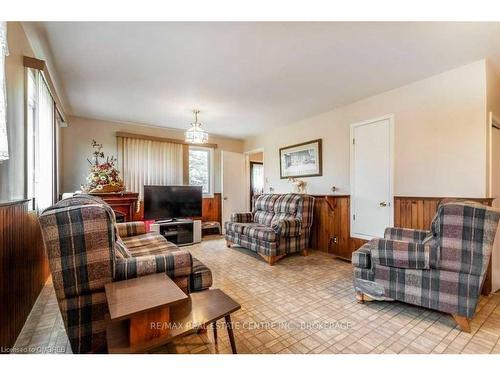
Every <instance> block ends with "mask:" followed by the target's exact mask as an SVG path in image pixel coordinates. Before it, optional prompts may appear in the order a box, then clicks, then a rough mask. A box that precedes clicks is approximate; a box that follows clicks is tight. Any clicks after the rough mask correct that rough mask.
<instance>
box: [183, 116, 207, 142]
mask: <svg viewBox="0 0 500 375" xmlns="http://www.w3.org/2000/svg"><path fill="white" fill-rule="evenodd" d="M198 113H200V111H198V110H197V109H195V110H193V114H194V122H192V123H191V127H190V128H189V129H188V130H187V131H186V132H185V133H184V136H185V140H186V143H194V144H202V143H207V142H208V133H207V132H206V131H205V130H203V129H202V128H201V124H200V123H199V122H198Z"/></svg>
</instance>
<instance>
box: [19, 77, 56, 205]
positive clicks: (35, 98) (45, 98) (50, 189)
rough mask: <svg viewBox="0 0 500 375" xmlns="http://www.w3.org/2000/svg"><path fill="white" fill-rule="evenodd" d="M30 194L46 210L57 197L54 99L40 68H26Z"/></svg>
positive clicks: (28, 193) (28, 187)
mask: <svg viewBox="0 0 500 375" xmlns="http://www.w3.org/2000/svg"><path fill="white" fill-rule="evenodd" d="M26 105H27V108H26V112H27V117H26V120H27V132H26V136H27V139H26V144H27V181H28V183H27V185H28V186H27V189H26V190H27V196H28V198H30V199H32V198H34V208H35V209H38V210H43V209H45V208H47V207H49V206H50V205H52V204H53V203H54V200H55V194H56V192H55V186H56V184H55V176H56V173H55V168H56V157H55V151H54V150H55V115H54V114H55V111H56V108H55V103H54V99H53V98H52V94H51V93H50V90H49V87H48V86H47V83H46V82H45V80H44V78H43V76H42V74H41V73H40V72H39V71H38V70H33V69H27V100H26Z"/></svg>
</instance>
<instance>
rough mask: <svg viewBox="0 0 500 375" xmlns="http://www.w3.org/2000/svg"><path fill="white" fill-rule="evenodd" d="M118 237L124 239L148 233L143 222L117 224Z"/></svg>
mask: <svg viewBox="0 0 500 375" xmlns="http://www.w3.org/2000/svg"><path fill="white" fill-rule="evenodd" d="M115 226H116V230H117V232H118V235H119V236H120V237H122V238H125V237H132V236H138V235H141V234H145V233H146V224H144V222H143V221H132V222H128V223H116V224H115Z"/></svg>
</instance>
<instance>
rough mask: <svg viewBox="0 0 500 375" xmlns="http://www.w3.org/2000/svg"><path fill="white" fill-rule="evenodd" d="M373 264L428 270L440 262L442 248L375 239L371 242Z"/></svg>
mask: <svg viewBox="0 0 500 375" xmlns="http://www.w3.org/2000/svg"><path fill="white" fill-rule="evenodd" d="M369 245H370V252H371V256H372V262H373V263H376V264H380V265H382V266H387V267H395V268H411V269H420V270H427V269H430V268H431V266H432V268H435V267H436V265H437V264H438V262H439V253H440V248H439V247H438V246H435V245H428V244H426V245H424V244H419V243H415V242H407V241H395V240H387V239H373V240H371V241H370V242H369Z"/></svg>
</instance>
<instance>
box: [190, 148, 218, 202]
mask: <svg viewBox="0 0 500 375" xmlns="http://www.w3.org/2000/svg"><path fill="white" fill-rule="evenodd" d="M213 155H214V150H213V149H212V148H207V147H198V146H189V185H191V186H202V187H203V195H204V196H213V194H214V178H213V174H214V173H213V171H214V167H213V165H214V162H213V160H214V157H213Z"/></svg>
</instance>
